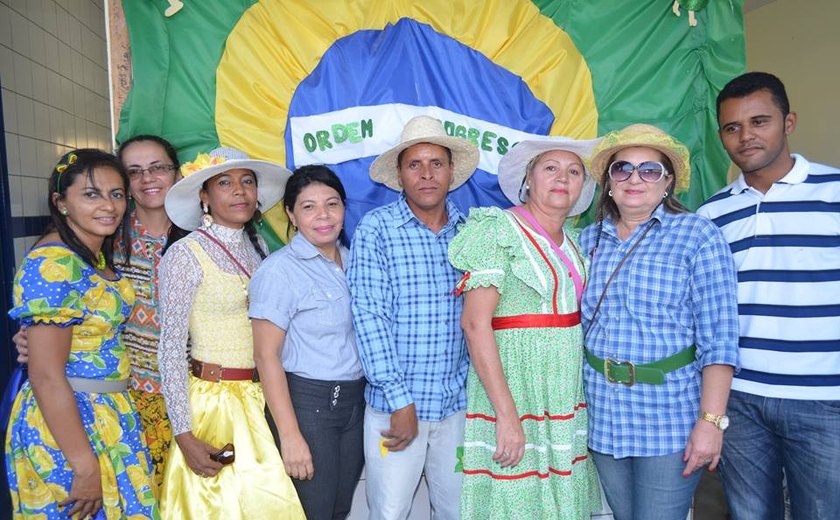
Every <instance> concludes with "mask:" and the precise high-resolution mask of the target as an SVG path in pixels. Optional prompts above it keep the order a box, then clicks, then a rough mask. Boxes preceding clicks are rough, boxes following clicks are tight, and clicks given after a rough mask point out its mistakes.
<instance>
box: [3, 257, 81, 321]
mask: <svg viewBox="0 0 840 520" xmlns="http://www.w3.org/2000/svg"><path fill="white" fill-rule="evenodd" d="M85 267H86V264H85V263H84V261H83V260H82V259H81V258H79V256H78V255H76V254H75V253H74V252H73V251H71V250H69V249H67V248H65V247H62V246H44V247H39V248H36V249H33V250H32V251H30V252H29V254H28V255H26V258H25V259H24V261H23V265H22V266H21V268H20V271H18V273H17V276H15V283H14V307H13V308H12V309H11V310H10V311H9V316H11V317H12V318H13V319H16V320H18V321H19V322H20V324H21V325H27V326H28V325H37V324H48V325H57V326H59V327H68V326H71V325H76V324H78V323H81V322H82V320H83V318H84V303H83V301H82V297H83V296H84V294H85V291H86V290H87V289H88V288H89V286H90V285H91V284H90V282H89V280H88V278H87V274H88V273H86V272H85V271H86V269H85Z"/></svg>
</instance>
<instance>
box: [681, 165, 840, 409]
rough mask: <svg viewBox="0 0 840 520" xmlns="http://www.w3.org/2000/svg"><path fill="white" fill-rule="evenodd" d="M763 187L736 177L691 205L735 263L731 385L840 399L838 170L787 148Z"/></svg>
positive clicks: (773, 393)
mask: <svg viewBox="0 0 840 520" xmlns="http://www.w3.org/2000/svg"><path fill="white" fill-rule="evenodd" d="M792 157H793V158H794V160H795V163H794V166H793V168H792V169H791V170H790V172H788V174H787V175H785V176H784V177H783V178H782V179H780V180H779V181H777V182H776V183H774V184H773V186H772V187H771V188H770V190H769V191H768V192H767V193H761V192H760V191H758V190H756V189H755V188H751V187H750V186H749V185H747V183H746V182H745V181H744V176H743V174H742V175H740V176H739V177H738V179H737V180H736V181H735V182H733V183H732V184H730V185H729V186H727V187H726V188H724V189H723V190H721V191H720V192H718V193H717V194H715V195H714V196H712V197H711V198H710V199H709V200H707V201H706V202H705V203H704V204H703V206H701V207H700V209H698V210H697V213H699V214H701V215H704V216H706V217H708V218H710V219H712V221H714V223H715V224H717V225H718V226H719V227H720V228H721V231H723V235H724V237H725V238H726V240H727V242H729V246H730V248H731V249H732V254H733V256H734V258H735V265H736V267H737V269H738V313H739V315H740V327H741V335H740V340H739V342H740V359H741V367H742V368H741V371H740V372H739V373H738V374H737V375H736V376H735V379H734V381H733V382H732V389H733V390H738V391H741V392H747V393H750V394H756V395H761V396H766V397H777V398H785V399H814V400H835V399H840V169H837V168H832V167H829V166H824V165H821V164H814V163H810V162H808V161H807V160H806V159H805V158H804V157H802V156H800V155H796V154H793V155H792Z"/></svg>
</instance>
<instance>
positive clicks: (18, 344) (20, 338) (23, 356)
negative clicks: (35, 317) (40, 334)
mask: <svg viewBox="0 0 840 520" xmlns="http://www.w3.org/2000/svg"><path fill="white" fill-rule="evenodd" d="M12 341H13V342H14V343H15V349H17V353H18V357H17V362H18V363H24V364H25V363H28V362H29V341H27V339H26V326H25V325H24V326H22V327H21V328H20V329H18V331H17V334H15V335H14V336H12Z"/></svg>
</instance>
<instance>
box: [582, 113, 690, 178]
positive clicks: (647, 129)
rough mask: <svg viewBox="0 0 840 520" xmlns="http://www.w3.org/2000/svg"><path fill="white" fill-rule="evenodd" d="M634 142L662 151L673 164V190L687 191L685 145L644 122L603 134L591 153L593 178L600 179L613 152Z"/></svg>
mask: <svg viewBox="0 0 840 520" xmlns="http://www.w3.org/2000/svg"><path fill="white" fill-rule="evenodd" d="M637 146H642V147H645V148H653V149H654V150H657V151H660V152H662V153H663V154H665V156H666V157H668V159H670V160H671V164H673V165H674V172H672V173H673V174H674V175H676V177H677V179H676V184H675V185H674V191H675V192H676V193H680V192H683V191H688V187H689V186H690V185H691V163H690V162H689V153H688V148H686V146H685V145H684V144H682V143H681V142H679V141H678V140H677V139H676V138H674V137H673V136H672V135H670V134H668V133H666V132H665V131H664V130H662V129H660V128H657V127H655V126H653V125H645V124H635V125H630V126H627V127H625V128H622V129H621V130H616V131H613V132H610V133H608V134H607V135H605V136H604V139H603V140H602V141H601V144H599V145H598V146H597V147H596V148H595V151H594V154H593V157H592V175H593V176H594V177H595V180H596V181H598V182H599V183H600V182H601V180H602V178H603V176H604V174H605V173H606V171H607V167H609V165H610V162H609V161H610V158H611V157H612V156H613V155H615V154H616V153H618V152H620V151H621V150H624V149H625V148H634V147H637Z"/></svg>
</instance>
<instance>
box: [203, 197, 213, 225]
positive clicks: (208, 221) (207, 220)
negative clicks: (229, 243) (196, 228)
mask: <svg viewBox="0 0 840 520" xmlns="http://www.w3.org/2000/svg"><path fill="white" fill-rule="evenodd" d="M201 211H202V212H204V215H202V216H201V225H202V226H204V227H206V228H209V227H210V226H212V225H213V222H214V220H213V215H211V214H210V206H208V205H207V204H205V203H203V202H202V203H201Z"/></svg>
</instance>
